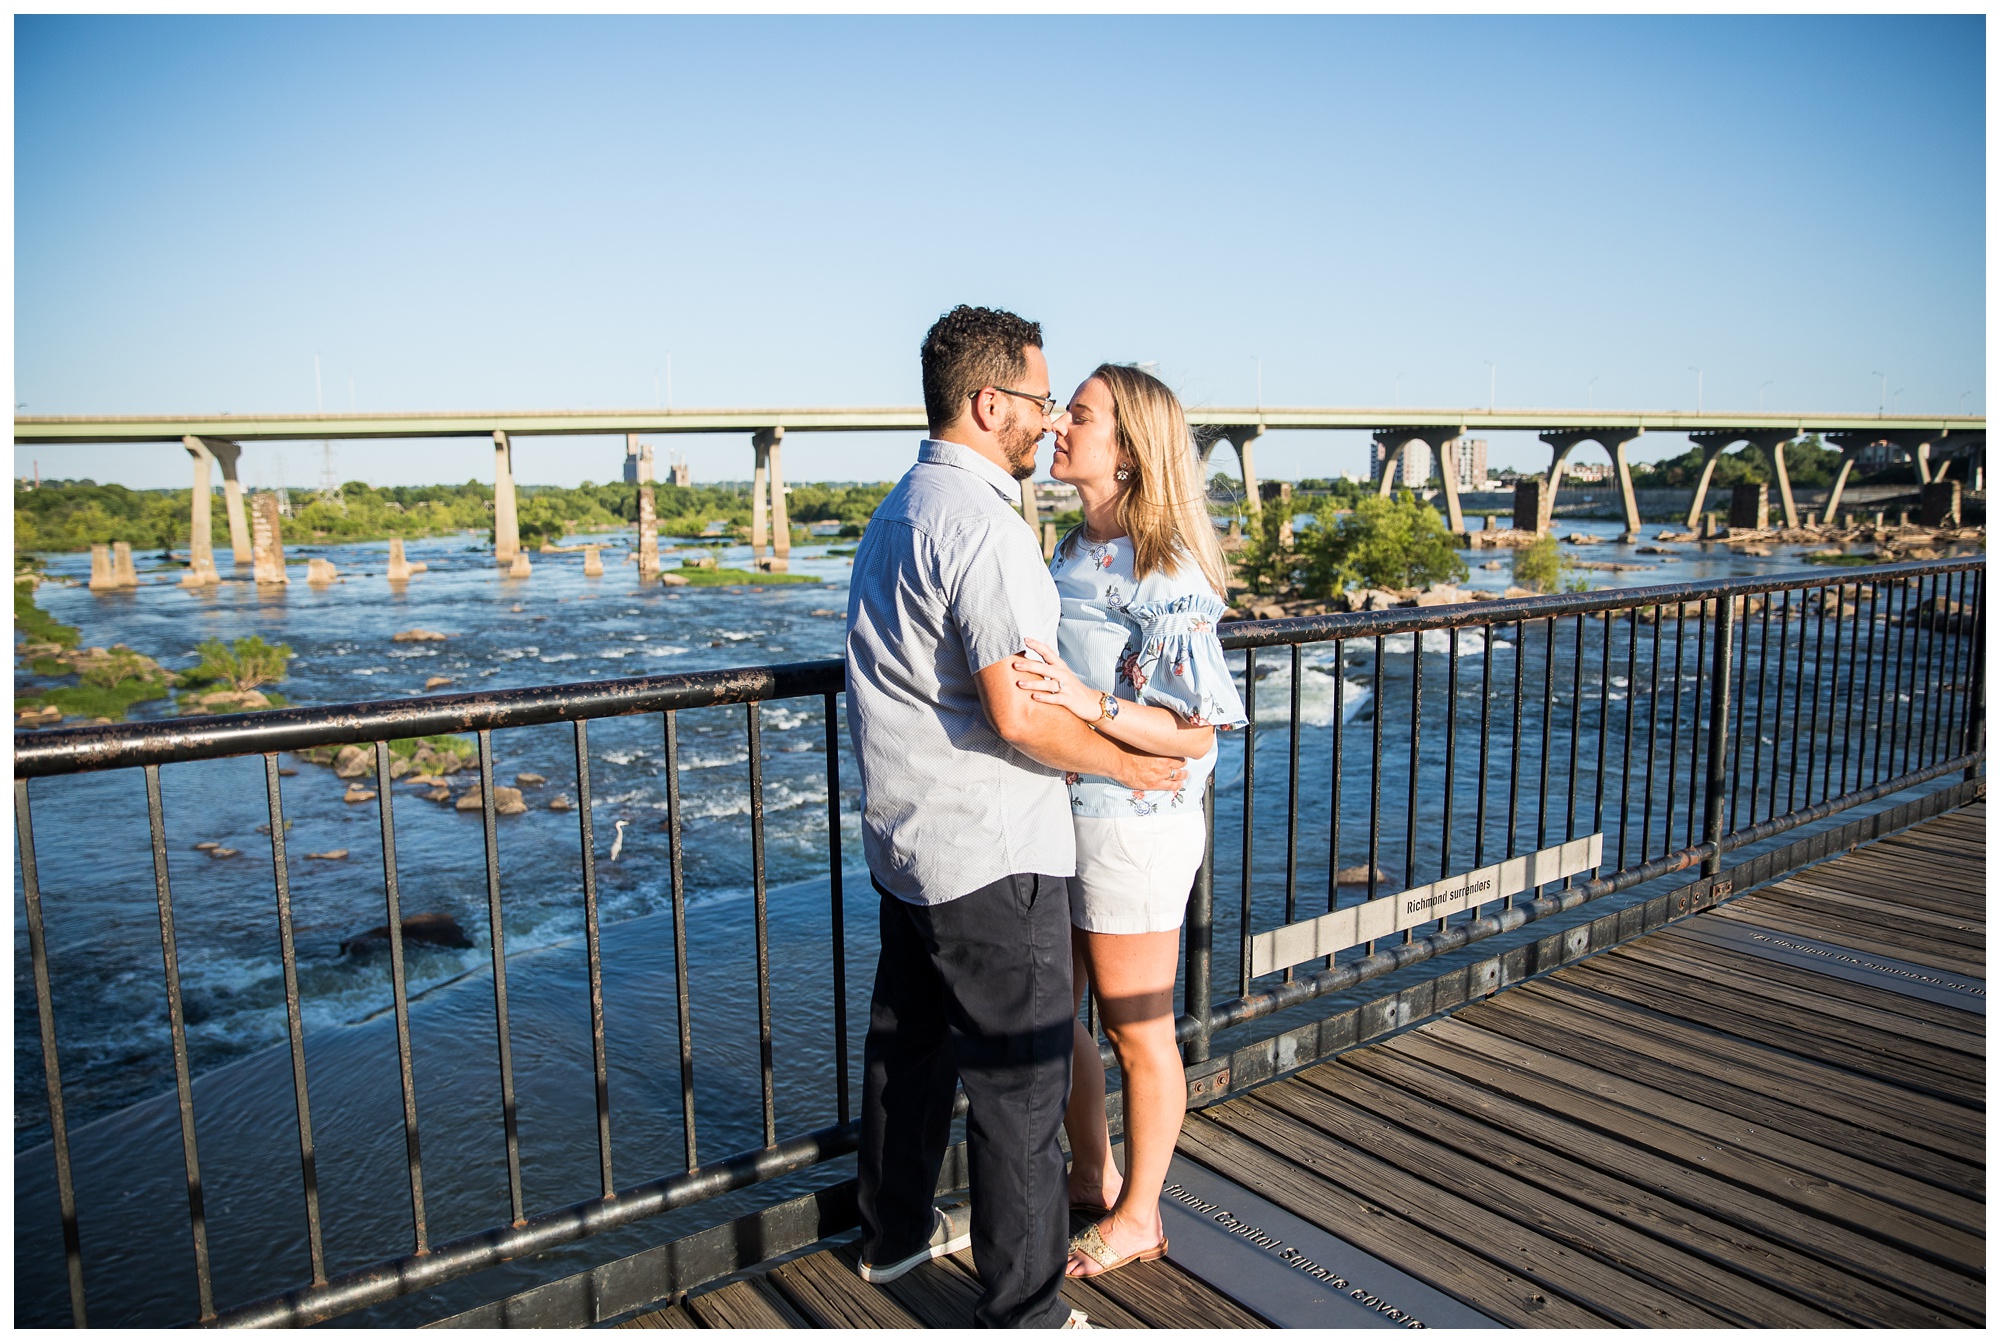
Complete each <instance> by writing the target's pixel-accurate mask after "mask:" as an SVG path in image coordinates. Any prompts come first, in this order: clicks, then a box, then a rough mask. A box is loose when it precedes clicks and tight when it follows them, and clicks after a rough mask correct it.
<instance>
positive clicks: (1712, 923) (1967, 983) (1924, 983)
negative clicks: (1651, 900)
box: [1674, 911, 1986, 1016]
mask: <svg viewBox="0 0 2000 1343" xmlns="http://www.w3.org/2000/svg"><path fill="white" fill-rule="evenodd" d="M1749 918H1750V915H1749V914H1748V912H1747V911H1742V912H1738V913H1736V914H1735V915H1733V916H1730V917H1724V916H1722V915H1720V914H1704V915H1701V916H1700V917H1699V918H1694V919H1689V920H1688V921H1687V922H1686V923H1680V924H1675V925H1674V926H1675V928H1676V929H1678V930H1679V931H1681V932H1683V933H1686V934H1687V935H1688V936H1689V937H1692V938H1696V939H1698V940H1700V941H1703V942H1707V943H1709V944H1710V945H1712V946H1718V947H1726V948H1728V949H1729V950H1731V951H1742V952H1747V953H1749V954H1750V955H1752V956H1761V957H1763V958H1764V959H1765V960H1769V961H1777V962H1778V963H1779V964H1781V965H1792V966H1798V967H1800V968H1802V969H1806V970H1817V971H1818V972H1819V973H1820V974H1823V975H1832V976H1833V977H1834V978H1835V979H1844V980H1847V981H1848V982H1849V983H1853V984H1866V985H1868V986H1869V987H1871V988H1877V989H1888V990H1889V991H1890V992H1892V993H1900V994H1903V995H1904V996H1905V997H1910V998H1922V999H1923V1000H1924V1001H1926V1002H1932V1003H1941V1004H1943V1005H1944V1006H1946V1007H1956V1008H1959V1009H1961V1010H1963V1011H1966V1012H1977V1013H1978V1014H1979V1015H1981V1016H1985V1015H1986V981H1985V980H1984V979H1974V978H1973V977H1972V976H1970V975H1961V974H1955V973H1953V972H1952V971H1950V970H1939V969H1936V968H1935V967H1932V966H1928V965H1918V964H1916V963H1915V962H1914V961H1899V960H1897V959H1895V958H1894V957H1892V956H1878V955H1876V954H1875V953H1874V952H1872V951H1856V950H1855V949H1854V948H1852V947H1843V946H1841V945H1840V944H1838V943H1836V942H1822V941H1820V940H1819V939H1817V938H1812V937H1799V936H1796V935H1795V934H1792V933H1780V932H1775V931H1773V930H1771V929H1769V928H1765V927H1763V926H1761V925H1759V924H1756V923H1752V922H1749V921H1748V920H1749Z"/></svg>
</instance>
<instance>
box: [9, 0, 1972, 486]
mask: <svg viewBox="0 0 2000 1343" xmlns="http://www.w3.org/2000/svg"><path fill="white" fill-rule="evenodd" d="M15 39H16V42H15V62H16V66H15V77H16V84H15V113H16V116H15V147H16V157H15V174H16V176H15V189H16V195H15V205H16V235H15V248H16V250H15V266H16V310H15V339H16V352H15V360H16V364H15V372H16V391H15V400H16V401H17V402H25V403H26V404H27V408H28V411H29V413H45V414H65V413H66V414H82V413H93V412H96V413H137V412H151V411H187V410H230V411H237V412H249V411H299V410H310V409H311V408H312V406H313V404H314V400H313V398H314V385H313V355H314V352H315V351H318V352H319V353H320V354H321V355H322V359H323V364H324V368H325V403H326V406H327V408H328V409H329V410H336V409H346V408H348V406H349V405H350V390H349V388H350V376H351V379H352V404H353V405H354V406H356V407H358V408H360V409H398V410H414V409H438V410H458V409H509V408H542V407H629V406H644V405H651V404H654V401H655V395H656V394H655V376H656V373H657V371H658V370H659V369H660V367H661V365H662V363H663V362H664V360H665V358H666V355H667V352H668V351H670V350H671V351H672V366H673V376H672V396H673V403H674V404H675V405H678V406H704V405H709V406H719V405H744V404H764V405H779V406H784V405H867V404H873V405H881V404H915V403H916V402H918V401H919V400H920V399H921V398H920V393H919V388H918V381H917V360H916V348H917V342H918V340H919V338H920V336H921V335H922V332H923V330H924V328H925V327H926V326H927V325H928V324H929V323H930V321H931V320H932V319H933V318H935V317H936V315H937V314H938V313H939V312H940V311H942V310H943V309H945V308H947V307H949V306H950V305H952V304H954V303H958V302H975V303H988V304H995V305H1000V306H1005V307H1010V308H1013V309H1014V310H1016V311H1018V312H1020V313H1022V314H1024V315H1026V316H1029V317H1033V318H1035V319H1037V320H1039V321H1041V322H1042V323H1044V325H1045V327H1046V330H1047V334H1048V354H1049V360H1050V364H1051V367H1052V370H1053V372H1054V375H1055V378H1056V382H1057V384H1058V388H1059V389H1060V390H1062V391H1064V392H1066V390H1067V387H1068V386H1069V385H1071V384H1072V383H1073V382H1074V381H1075V380H1076V379H1077V378H1078V377H1080V376H1081V375H1082V374H1083V373H1084V372H1086V371H1087V370H1088V368H1089V367H1090V366H1091V365H1092V364H1094V363H1095V362H1097V361H1099V360H1103V359H1142V360H1156V361H1158V362H1159V365H1160V368H1161V372H1162V374H1163V375H1164V376H1165V377H1167V378H1168V380H1169V381H1170V382H1171V383H1172V384H1173V385H1174V386H1175V387H1176V388H1177V389H1179V390H1180V392H1181V393H1182V395H1183V396H1184V397H1185V398H1186V399H1187V400H1189V401H1190V402H1193V403H1207V404H1211V405H1220V404H1244V403H1247V402H1250V401H1252V400H1253V399H1254V397H1255V395H1256V376H1257V373H1256V369H1257V365H1256V364H1255V363H1254V362H1253V356H1261V357H1262V364H1263V396H1264V401H1265V404H1267V405H1335V404H1346V405H1377V406H1380V405H1386V404H1390V403H1391V402H1392V400H1393V399H1395V398H1396V397H1397V396H1398V395H1400V400H1401V402H1402V404H1404V405H1440V406H1464V405H1477V404H1484V402H1485V401H1486V398H1487V391H1488V377H1489V373H1488V368H1487V364H1486V362H1485V361H1488V360H1491V361H1493V363H1494V364H1496V365H1497V368H1498V371H1497V379H1496V382H1497V389H1496V390H1497V398H1498V401H1499V403H1500V404H1501V405H1503V406H1506V405H1512V406H1575V405H1581V404H1583V403H1584V402H1585V400H1586V397H1589V398H1590V399H1591V400H1593V401H1594V402H1595V404H1596V405H1598V406H1630V407H1645V408H1667V407H1690V408H1691V407H1692V406H1693V404H1694V401H1695V394H1696V388H1695V383H1696V375H1695V373H1694V372H1693V371H1692V369H1693V368H1695V367H1700V368H1702V369H1703V370H1704V373H1703V382H1704V387H1703V399H1704V401H1705V404H1706V405H1707V406H1708V407H1709V408H1711V409H1713V408H1718V407H1740V408H1744V409H1751V408H1754V407H1755V406H1756V405H1757V402H1758V395H1759V391H1760V388H1761V390H1762V393H1763V396H1764V398H1765V403H1766V404H1767V405H1768V406H1770V407H1771V408H1773V409H1790V408H1800V409H1805V408H1810V409H1824V410H1864V409H1865V410H1870V411H1872V410H1873V409H1874V408H1875V406H1876V402H1877V399H1878V387H1879V381H1878V379H1877V378H1876V377H1874V376H1871V374H1872V373H1873V372H1874V371H1876V370H1880V371H1882V372H1884V373H1886V374H1887V375H1888V378H1889V383H1888V390H1889V391H1890V392H1891V393H1899V394H1898V395H1896V397H1895V406H1896V408H1898V409H1902V410H1919V409H1921V410H1926V411H1934V412H1941V413H1955V412H1957V411H1958V410H1959V409H1960V408H1961V406H1964V407H1965V408H1968V409H1970V410H1973V411H1983V410H1984V409H1985V393H1984V381H1983V374H1984V369H1985V362H1986V346H1985V316H1986V314H1985V301H1984V295H1985V288H1986V270H1985V251H1984V240H1985V232H1986V219H1985V208H1984V201H1985V195H1986V181H1985V157H1986V155H1985V142H1984V124H1985V99H1984V86H1985V73H1986V72H1985V60H1984V48H1985V21H1984V19H1983V18H1981V17H1942V18H1935V17H1934V18H1870V17H1860V18H1846V17H1836V18H1712V17H1679V18H1643V19H1622V18H1620V19H1608V18H1422V17H1411V18H1349V17H1327V18H1253V19H1235V18H1198V17H1187V18H1089V19H1069V18H997V19H969V18H966V19H961V18H860V19H846V18H732V19H709V18H677V17H661V18H639V17H632V18H587V19H568V18H429V19H405V18H376V17H349V18H319V19H302V18H236V17H220V18H123V17H88V18H51V17H19V18H16V19H15ZM1398 374H1400V375H1401V381H1400V386H1399V385H1398V383H1397V381H1396V379H1397V375H1398ZM1593 378H1595V379H1596V382H1595V384H1594V385H1592V384H1591V383H1590V381H1589V380H1590V379H1593ZM1767 381H1768V383H1769V385H1768V386H1763V384H1765V383H1766V382H1767ZM664 390H665V389H664V388H662V389H661V394H662V395H664ZM1968 391H1969V392H1970V393H1971V395H1970V396H1969V397H1966V398H1964V400H1963V401H1962V400H1961V395H1962V394H1963V393H1966V392H1968ZM678 446H682V447H683V448H685V449H686V450H687V452H688V456H689V459H690V461H691V462H692V464H693V466H694V469H695V475H696V478H697V479H703V478H707V479H716V478H728V477H735V478H740V477H743V476H745V475H747V474H748V462H749V451H748V445H747V441H738V440H736V439H734V438H727V439H724V438H714V439H708V438H704V439H683V440H679V442H678ZM913 446H914V445H913V444H912V443H910V442H908V441H907V436H902V435H887V436H868V437H861V436H848V435H827V436H818V437H813V436H806V435H797V436H794V437H792V438H790V439H788V440H787V443H786V449H787V451H786V459H787V460H786V466H787V471H788V475H789V476H790V477H791V478H792V479H794V480H807V479H853V478H882V477H888V476H892V475H894V474H896V473H898V472H899V471H900V470H901V469H902V466H903V464H904V463H905V462H907V460H908V459H909V456H910V453H911V451H912V449H913ZM1684 446H1685V444H1684V441H1683V440H1682V439H1680V438H1679V437H1678V436H1672V435H1657V436H1648V437H1647V438H1646V439H1645V440H1642V444H1641V447H1642V449H1643V450H1642V451H1641V452H1640V454H1639V455H1640V456H1642V457H1646V456H1658V455H1662V454H1665V453H1670V452H1675V451H1679V450H1681V449H1682V448H1683V447H1684ZM1258 450H1259V465H1260V468H1261V470H1260V474H1265V475H1268V476H1285V477H1296V476H1299V475H1318V474H1332V473H1334V472H1337V471H1339V470H1342V469H1346V470H1356V471H1358V470H1360V469H1362V464H1363V453H1364V451H1365V440H1364V439H1363V438H1362V436H1360V435H1358V434H1273V435H1271V436H1268V437H1267V438H1266V439H1265V440H1264V441H1263V443H1261V444H1260V445H1259V449H1258ZM283 451H284V455H285V467H286V475H287V477H288V479H289V480H290V481H291V482H292V483H294V484H299V483H305V482H309V481H312V480H314V479H316V477H317V474H318V468H319V463H318V460H317V458H318V453H317V446H316V445H303V444H297V445H290V446H288V447H286V448H285V449H284V450H283ZM340 451H341V457H340V464H341V469H342V472H343V474H344V475H346V476H349V477H358V478H363V479H368V480H371V481H374V482H375V483H377V484H397V483H418V482H423V481H433V480H463V479H465V478H467V477H468V476H471V475H474V474H480V475H482V476H483V475H484V474H486V473H487V472H489V471H490V470H491V450H490V448H485V449H482V448H480V447H479V446H478V445H476V444H469V445H460V446H444V445H438V444H425V445H421V446H420V447H413V446H409V445H404V446H396V445H379V444H378V445H362V444H350V445H347V446H345V447H343V448H341V450H340ZM277 452H278V449H276V448H274V447H271V446H268V445H251V446H250V447H249V448H248V449H247V450H246V453H245V458H244V468H243V469H244V475H245V479H246V481H247V482H249V483H251V484H260V483H273V482H274V481H275V479H276V476H275V471H276V461H277ZM1541 454H1542V450H1541V449H1540V447H1539V445H1537V444H1535V442H1534V440H1533V439H1532V438H1531V437H1529V436H1526V435H1521V436H1517V437H1516V438H1514V439H1507V440H1496V442H1495V456H1496V459H1497V462H1496V464H1505V463H1510V462H1511V463H1513V464H1518V465H1524V466H1525V465H1528V464H1530V463H1531V462H1533V461H1535V460H1538V459H1539V458H1540V456H1541ZM36 458H38V459H39V460H40V462H41V469H42V472H43V474H44V475H50V476H82V475H89V476H94V477H96V478H98V479H101V480H119V481H123V482H125V483H127V484H131V485H145V486H157V485H167V484H179V483H182V482H184V481H185V479H186V477H187V466H186V458H185V455H184V454H182V453H181V452H180V451H179V449H178V448H106V447H96V448H71V449H51V448H23V449H19V450H18V452H17V459H18V460H17V462H16V474H17V475H18V474H26V472H27V471H28V470H29V461H30V459H36ZM517 458H518V464H517V471H518V472H519V474H520V476H521V478H522V479H524V480H526V481H530V482H547V483H574V482H575V481H578V480H581V479H585V478H593V479H597V480H603V479H606V478H608V477H610V476H612V475H613V474H614V473H615V472H616V470H617V469H618V463H619V461H620V460H621V459H622V447H620V446H618V445H615V444H613V443H611V442H610V441H609V440H605V439H596V440H582V439H576V440H533V441H530V442H528V443H526V444H524V445H522V446H521V447H520V448H519V449H518V451H517ZM1218 461H1220V459H1218ZM1231 469H1232V470H1233V462H1232V463H1231Z"/></svg>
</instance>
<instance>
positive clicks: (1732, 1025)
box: [1559, 957, 1985, 1108]
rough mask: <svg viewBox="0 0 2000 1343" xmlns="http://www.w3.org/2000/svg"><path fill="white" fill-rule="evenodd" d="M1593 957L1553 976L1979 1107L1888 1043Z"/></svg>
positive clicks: (1968, 1089) (1979, 1094) (1958, 1084)
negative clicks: (1720, 1000)
mask: <svg viewBox="0 0 2000 1343" xmlns="http://www.w3.org/2000/svg"><path fill="white" fill-rule="evenodd" d="M1603 959H1605V958H1604V957H1598V958H1596V959H1595V960H1593V961H1587V962H1584V963H1583V964H1580V965H1573V966H1568V967H1565V968H1564V970H1563V971H1562V973H1561V975H1560V976H1559V978H1565V979H1566V980H1567V982H1569V983H1572V984H1577V985H1580V986H1582V987H1584V988H1588V989H1593V990H1595V991H1597V992H1599V993H1603V994H1607V995H1609V996H1611V997H1614V998H1624V999H1626V1000H1628V1001H1631V1002H1635V1003H1640V1004H1642V1005H1644V1006H1646V1007H1651V1008H1654V1009H1655V1010H1657V1011H1660V1012H1663V1013H1666V1014H1667V1015H1669V1016H1676V1017H1679V1018H1681V1019H1682V1020H1684V1021H1689V1022H1693V1023H1695V1024H1696V1025H1699V1026H1702V1027H1704V1028H1706V1029H1708V1030H1712V1031H1722V1032H1726V1033H1728V1034H1730V1035H1738V1036H1741V1037H1743V1038H1744V1039H1746V1040H1755V1041H1758V1042H1761V1043H1764V1044H1770V1045H1776V1046H1777V1047H1778V1048H1780V1049H1787V1050H1790V1051H1791V1052H1792V1053H1794V1054H1797V1055H1800V1056H1801V1057H1804V1058H1809V1059H1818V1060H1821V1061H1823V1062H1827V1063H1833V1064H1838V1065H1839V1066H1840V1067H1843V1068H1849V1069H1852V1070H1853V1071H1854V1072H1857V1073H1860V1074H1861V1075H1863V1076H1864V1077H1874V1078H1880V1079H1883V1080H1885V1081H1889V1082H1894V1083H1895V1084H1897V1085H1898V1086H1902V1087H1907V1088H1910V1089H1913V1090H1917V1091H1923V1092H1927V1093H1929V1094H1930V1095H1933V1096H1937V1097H1939V1098H1941V1099H1943V1100H1946V1101H1950V1102H1952V1103H1954V1104H1957V1105H1962V1106H1966V1107H1968V1108H1970V1107H1981V1108H1983V1107H1984V1104H1985V1094H1984V1093H1985V1088H1984V1087H1974V1086H1968V1085H1967V1084H1966V1083H1964V1082H1963V1081H1961V1080H1959V1079H1955V1078H1949V1077H1942V1076H1940V1075H1939V1074H1938V1073H1937V1071H1936V1070H1935V1069H1933V1068H1931V1067H1929V1066H1927V1065H1926V1064H1923V1063H1912V1062H1910V1061H1909V1060H1907V1059H1905V1058H1903V1057H1902V1056H1901V1054H1900V1053H1896V1052H1893V1050H1892V1048H1891V1047H1887V1046H1876V1045H1874V1044H1873V1043H1872V1042H1867V1043H1866V1044H1857V1043H1854V1042H1851V1041H1848V1040H1845V1039H1837V1038H1831V1037H1829V1036H1828V1035H1826V1034H1824V1033H1823V1032H1822V1031H1818V1030H1812V1029H1800V1028H1797V1027H1793V1026H1787V1025H1781V1024H1778V1023H1774V1022H1771V1021H1767V1020H1763V1019H1761V1018H1757V1017H1753V1016H1749V1015H1747V1014H1735V1013H1728V1012H1722V1011H1718V1010H1717V1009H1716V1008H1715V1007H1714V1005H1713V1004H1710V1003H1708V1002H1706V1001H1704V1000H1703V999H1701V998H1698V997H1694V996H1692V994H1691V993H1690V992H1687V991H1685V987H1686V986H1683V987H1682V991H1675V990H1669V989H1662V988H1658V987H1656V986H1654V985H1652V984H1649V983H1646V982H1643V981H1641V980H1639V979H1635V978H1633V977H1631V976H1629V975H1623V974H1615V973H1606V972H1605V971H1603V970H1600V969H1598V968H1597V964H1596V962H1597V961H1598V960H1603Z"/></svg>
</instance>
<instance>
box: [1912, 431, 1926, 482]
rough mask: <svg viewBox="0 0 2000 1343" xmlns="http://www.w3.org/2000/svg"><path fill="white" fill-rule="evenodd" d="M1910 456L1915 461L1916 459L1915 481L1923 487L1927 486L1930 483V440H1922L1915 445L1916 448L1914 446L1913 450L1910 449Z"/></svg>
mask: <svg viewBox="0 0 2000 1343" xmlns="http://www.w3.org/2000/svg"><path fill="white" fill-rule="evenodd" d="M1910 455H1911V456H1912V457H1914V458H1916V459H1917V480H1918V482H1919V483H1920V484H1924V485H1928V484H1930V483H1931V445H1930V440H1929V439H1925V440H1923V441H1922V442H1920V443H1918V444H1917V445H1916V446H1915V447H1914V448H1912V449H1911V450H1910Z"/></svg>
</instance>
